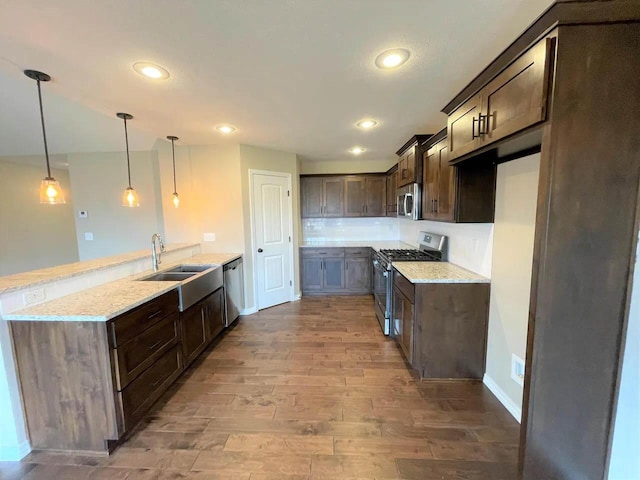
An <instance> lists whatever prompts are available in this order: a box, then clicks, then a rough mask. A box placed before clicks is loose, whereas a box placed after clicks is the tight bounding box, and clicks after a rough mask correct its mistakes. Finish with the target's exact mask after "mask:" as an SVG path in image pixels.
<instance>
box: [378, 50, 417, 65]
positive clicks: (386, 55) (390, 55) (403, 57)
mask: <svg viewBox="0 0 640 480" xmlns="http://www.w3.org/2000/svg"><path fill="white" fill-rule="evenodd" d="M410 55H411V54H410V53H409V50H405V49H404V48H394V49H392V50H385V51H384V52H382V53H381V54H380V55H378V56H377V57H376V65H377V66H378V68H383V69H389V68H395V67H399V66H400V65H402V64H403V63H405V62H406V61H407V60H409V56H410Z"/></svg>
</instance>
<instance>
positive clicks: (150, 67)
mask: <svg viewBox="0 0 640 480" xmlns="http://www.w3.org/2000/svg"><path fill="white" fill-rule="evenodd" d="M133 69H134V70H135V71H136V72H138V73H139V74H140V75H144V76H145V77H147V78H152V79H153V80H166V79H167V78H169V76H170V75H169V71H168V70H167V69H166V68H162V67H161V66H160V65H154V64H153V63H148V62H137V63H134V64H133Z"/></svg>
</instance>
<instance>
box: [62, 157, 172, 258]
mask: <svg viewBox="0 0 640 480" xmlns="http://www.w3.org/2000/svg"><path fill="white" fill-rule="evenodd" d="M67 158H68V160H69V173H70V177H71V190H72V192H73V196H74V208H75V210H76V212H75V215H74V217H75V221H76V233H77V242H78V253H79V256H80V260H90V259H94V258H100V257H106V256H110V255H117V254H119V253H126V252H130V251H133V250H140V249H143V248H148V247H149V248H150V244H151V235H153V234H154V233H156V232H159V233H162V232H163V228H164V222H163V218H162V205H161V202H160V198H159V196H160V185H159V182H158V158H157V153H156V152H155V151H142V152H131V154H130V158H131V185H132V186H133V188H135V190H136V192H137V193H138V195H139V198H140V206H139V207H136V208H129V207H124V206H122V194H123V192H124V190H125V188H126V187H127V185H128V180H127V161H126V153H125V152H111V153H73V154H69V155H68V157H67ZM78 210H87V211H88V215H89V216H88V218H86V219H81V218H78V215H77V211H78ZM87 232H90V233H93V240H92V241H89V240H85V233H87Z"/></svg>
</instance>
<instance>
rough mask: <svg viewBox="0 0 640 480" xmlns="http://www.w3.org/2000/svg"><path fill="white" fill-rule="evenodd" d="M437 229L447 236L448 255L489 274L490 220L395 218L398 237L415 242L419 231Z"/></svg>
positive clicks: (488, 275) (491, 244)
mask: <svg viewBox="0 0 640 480" xmlns="http://www.w3.org/2000/svg"><path fill="white" fill-rule="evenodd" d="M425 231H426V232H431V233H438V234H440V235H447V236H448V237H449V238H448V240H449V258H448V260H449V261H450V262H451V263H455V264H456V265H459V266H461V267H463V268H466V269H467V270H471V271H472V272H476V273H479V274H480V275H483V276H485V277H491V252H492V248H493V224H492V223H444V222H431V221H428V220H421V221H417V222H416V221H413V220H408V219H406V218H401V219H399V239H400V240H401V241H402V242H405V243H408V244H410V245H413V246H416V247H417V246H418V235H419V233H420V232H425Z"/></svg>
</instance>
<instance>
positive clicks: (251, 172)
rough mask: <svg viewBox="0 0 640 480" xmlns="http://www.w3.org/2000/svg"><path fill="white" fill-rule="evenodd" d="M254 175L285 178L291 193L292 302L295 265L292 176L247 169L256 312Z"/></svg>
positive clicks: (258, 308)
mask: <svg viewBox="0 0 640 480" xmlns="http://www.w3.org/2000/svg"><path fill="white" fill-rule="evenodd" d="M254 175H270V176H272V177H282V178H286V179H287V188H288V190H289V192H291V194H290V195H289V196H288V197H287V198H288V201H287V206H288V208H289V225H288V227H289V236H290V237H291V241H290V242H289V276H290V279H291V285H290V286H289V301H290V302H293V301H294V300H295V299H296V298H295V293H294V292H295V278H296V277H295V266H294V258H293V240H294V236H293V189H292V176H291V174H290V173H287V172H274V171H271V170H255V169H252V168H250V169H249V221H250V222H251V262H252V264H253V298H254V302H255V309H256V312H258V311H260V306H259V305H260V302H259V301H258V262H257V261H256V260H257V258H256V257H257V256H256V225H255V214H254V212H253V202H254V200H255V198H254V196H253V186H254V184H253V183H254V182H253V178H254Z"/></svg>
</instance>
